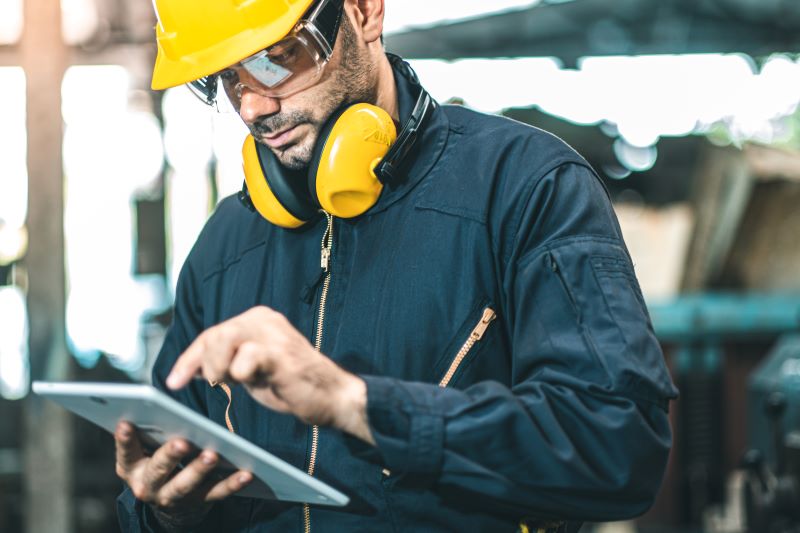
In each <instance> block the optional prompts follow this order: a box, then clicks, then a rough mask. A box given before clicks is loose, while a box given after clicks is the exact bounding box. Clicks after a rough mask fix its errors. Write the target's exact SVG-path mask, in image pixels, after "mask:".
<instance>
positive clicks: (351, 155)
mask: <svg viewBox="0 0 800 533" xmlns="http://www.w3.org/2000/svg"><path fill="white" fill-rule="evenodd" d="M332 118H333V120H331V121H329V124H330V128H329V131H325V130H323V132H322V133H323V134H322V135H321V136H320V139H324V142H318V143H317V146H318V148H321V149H320V150H319V154H318V157H315V159H314V161H313V162H312V164H311V165H310V166H309V169H310V171H311V172H309V189H310V191H311V193H312V195H313V196H314V197H315V199H316V200H317V201H318V202H319V205H320V206H321V207H322V208H323V209H324V210H325V211H327V212H328V213H330V214H332V215H334V216H336V217H340V218H353V217H357V216H358V215H360V214H362V213H364V212H366V211H367V210H368V209H369V208H370V207H372V206H373V205H375V203H376V202H377V201H378V197H379V196H380V194H381V191H382V190H383V183H381V181H380V180H379V179H378V177H377V176H376V175H375V167H376V166H377V165H378V163H380V162H381V161H382V160H383V158H384V157H385V156H386V153H387V152H388V151H389V149H390V148H391V147H392V145H393V144H394V142H395V140H396V139H397V128H395V125H394V121H392V118H391V117H390V116H389V114H388V113H387V112H386V111H384V110H383V109H381V108H379V107H377V106H374V105H371V104H364V103H361V104H354V105H351V106H350V107H348V108H346V109H345V110H344V111H343V112H341V113H340V114H339V116H338V118H334V117H332ZM327 129H328V128H326V130H327Z"/></svg>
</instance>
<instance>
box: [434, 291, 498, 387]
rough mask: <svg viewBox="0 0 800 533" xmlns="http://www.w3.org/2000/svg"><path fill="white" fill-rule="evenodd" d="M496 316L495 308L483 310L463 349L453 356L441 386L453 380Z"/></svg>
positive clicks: (440, 383) (440, 382) (445, 385)
mask: <svg viewBox="0 0 800 533" xmlns="http://www.w3.org/2000/svg"><path fill="white" fill-rule="evenodd" d="M495 318H497V313H495V312H494V309H492V308H491V307H487V308H486V309H484V310H483V316H482V317H481V319H480V321H479V322H478V324H477V325H476V326H475V327H474V328H473V329H472V331H471V332H470V334H469V337H467V340H466V342H465V343H464V344H463V345H462V346H461V349H460V350H458V353H456V355H455V357H453V360H452V361H451V362H450V366H449V367H448V368H447V372H446V373H445V375H444V377H442V379H441V381H439V386H440V387H442V388H444V387H447V385H448V384H449V383H450V381H452V379H453V376H455V374H456V371H458V368H459V367H460V366H461V363H463V362H464V359H465V358H466V357H467V355H468V354H469V352H470V350H472V347H473V346H475V343H476V342H478V341H480V340H481V339H482V338H483V336H484V334H485V333H486V330H487V329H489V324H491V323H492V322H493V321H494V319H495Z"/></svg>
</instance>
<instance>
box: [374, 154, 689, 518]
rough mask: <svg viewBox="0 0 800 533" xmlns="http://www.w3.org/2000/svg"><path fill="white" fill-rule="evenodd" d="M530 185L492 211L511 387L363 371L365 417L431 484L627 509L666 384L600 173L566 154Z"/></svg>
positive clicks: (663, 424)
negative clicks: (510, 203)
mask: <svg viewBox="0 0 800 533" xmlns="http://www.w3.org/2000/svg"><path fill="white" fill-rule="evenodd" d="M530 189H531V190H530V191H527V192H526V194H525V195H524V198H526V200H525V201H524V203H523V204H522V205H521V206H520V207H519V208H516V209H505V210H504V211H505V214H503V215H500V216H501V218H502V217H507V219H506V220H504V221H502V222H499V223H498V224H503V226H504V227H506V228H513V229H510V230H508V231H504V232H503V233H504V234H506V235H507V237H506V242H505V243H501V244H500V245H498V249H499V253H500V255H501V256H503V263H504V267H503V272H504V274H503V280H502V283H503V293H504V294H503V302H502V305H501V312H500V313H498V315H499V316H498V321H500V322H501V323H502V326H503V327H504V328H505V331H506V332H507V335H508V336H509V339H510V341H511V342H510V345H511V350H512V354H511V355H512V359H513V360H512V376H511V383H510V386H505V385H502V384H500V383H497V382H491V381H485V382H478V383H476V384H474V385H471V386H469V387H467V388H465V389H462V390H458V389H455V388H440V387H438V386H437V385H434V384H428V383H416V382H407V381H401V380H397V379H392V378H386V377H376V376H363V377H364V379H365V381H366V383H367V390H368V392H367V416H368V420H369V424H370V429H371V431H372V434H373V437H374V438H375V440H376V444H377V451H378V453H379V454H380V456H381V459H382V460H383V462H384V463H385V465H386V466H387V468H389V469H390V470H391V471H392V472H393V473H395V474H400V475H403V476H408V475H412V476H417V478H418V479H422V480H425V479H427V480H429V481H430V483H432V484H435V490H437V491H438V492H439V493H440V494H441V495H442V496H443V497H447V495H448V494H451V495H454V494H458V495H459V497H460V499H461V501H464V498H465V497H466V498H468V499H469V500H468V501H471V502H474V505H476V506H489V507H490V508H491V509H494V510H495V511H500V510H504V511H506V512H508V513H510V514H513V515H517V516H531V515H532V516H537V517H543V518H557V519H570V520H597V521H600V520H616V519H623V518H629V517H633V516H636V515H639V514H641V513H643V512H644V511H645V510H646V509H647V508H648V507H649V506H650V505H651V504H652V502H653V500H654V498H655V495H656V493H657V491H658V488H659V486H660V483H661V478H662V476H663V471H664V467H665V464H666V460H667V456H668V454H669V450H670V446H671V431H670V427H669V423H668V417H667V408H668V402H669V400H670V399H672V398H675V397H676V395H677V391H676V389H675V388H674V386H673V385H672V382H671V380H670V377H669V374H668V372H667V369H666V366H665V363H664V359H663V355H662V352H661V349H660V347H659V344H658V342H657V340H656V338H655V336H654V334H653V329H652V325H651V323H650V318H649V316H648V313H647V310H646V307H645V304H644V301H643V299H642V296H641V292H640V290H639V286H638V283H637V281H636V278H635V275H634V273H633V268H632V264H631V261H630V258H629V256H628V254H627V251H626V249H625V245H624V243H623V241H622V237H621V234H620V231H619V227H618V224H617V221H616V218H615V215H614V213H613V210H612V208H611V205H610V202H609V200H608V197H607V193H606V192H605V190H604V188H603V187H602V184H601V183H600V182H599V180H598V179H597V178H596V176H594V174H593V173H592V171H591V170H590V169H589V168H588V167H586V166H583V165H580V164H576V163H569V164H563V165H560V166H558V167H556V168H555V169H554V170H552V171H550V172H548V173H546V174H545V175H544V176H542V177H541V179H539V180H535V183H534V184H532V185H531V186H530ZM514 211H516V214H514V213H513V212H514ZM509 213H511V214H509ZM498 234H499V233H498ZM501 240H502V239H501ZM480 356H481V357H492V356H498V357H501V356H502V355H501V354H491V353H488V354H487V353H485V352H483V353H481V355H480Z"/></svg>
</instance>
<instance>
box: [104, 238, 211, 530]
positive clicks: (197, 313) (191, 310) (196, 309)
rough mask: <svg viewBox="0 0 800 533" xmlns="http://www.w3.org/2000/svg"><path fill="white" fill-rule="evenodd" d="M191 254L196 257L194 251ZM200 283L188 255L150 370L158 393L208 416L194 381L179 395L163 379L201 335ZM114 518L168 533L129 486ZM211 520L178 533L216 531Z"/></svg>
mask: <svg viewBox="0 0 800 533" xmlns="http://www.w3.org/2000/svg"><path fill="white" fill-rule="evenodd" d="M193 254H196V249H195V251H193ZM200 283H201V280H199V279H198V276H197V274H196V272H195V270H194V267H193V264H192V256H191V255H190V257H189V259H188V260H187V261H186V263H185V264H184V266H183V268H182V270H181V273H180V276H179V277H178V286H177V290H176V295H175V311H174V316H173V321H172V325H171V326H170V328H169V331H168V332H167V336H166V339H165V340H164V344H163V346H162V347H161V351H160V352H159V354H158V357H157V358H156V361H155V364H154V366H153V372H152V383H153V386H154V387H156V388H157V389H159V390H161V391H163V392H165V393H167V394H169V395H170V396H172V397H173V398H175V399H176V400H177V401H179V402H181V403H183V404H184V405H186V406H188V407H190V408H191V409H194V410H195V411H197V412H199V413H201V414H204V415H205V414H207V407H206V404H205V396H204V394H203V392H202V389H201V387H200V386H199V385H198V383H197V382H194V381H193V382H192V383H190V384H189V385H188V386H186V387H185V388H183V389H181V390H179V391H172V390H169V389H167V387H166V386H165V380H166V376H167V374H168V373H169V370H170V369H171V368H172V365H173V364H174V362H175V360H176V359H177V357H178V356H179V355H180V354H181V353H182V352H183V350H185V349H186V347H188V345H189V344H190V343H191V342H192V341H193V340H194V339H195V337H197V335H199V334H200V332H201V331H202V326H203V321H202V316H203V315H202V308H201V305H200V304H199V303H198V302H197V301H196V297H197V295H199V284H200ZM117 517H118V520H119V525H120V530H121V531H122V532H123V533H167V532H169V531H170V529H168V528H165V527H163V526H162V525H161V524H160V523H159V521H158V520H157V519H156V517H155V514H154V513H153V510H152V508H150V506H148V505H146V504H144V503H142V502H141V501H139V500H137V499H136V498H135V497H134V496H133V493H132V492H131V490H130V488H129V487H128V486H125V489H124V491H123V492H122V494H120V496H119V497H118V498H117ZM214 520H215V517H214V510H213V509H212V511H211V512H210V513H209V515H207V516H206V520H204V522H203V525H202V526H201V527H200V528H192V529H181V531H187V532H189V531H196V532H198V533H199V532H203V531H217V530H218V529H216V527H215V526H214V525H213V522H214Z"/></svg>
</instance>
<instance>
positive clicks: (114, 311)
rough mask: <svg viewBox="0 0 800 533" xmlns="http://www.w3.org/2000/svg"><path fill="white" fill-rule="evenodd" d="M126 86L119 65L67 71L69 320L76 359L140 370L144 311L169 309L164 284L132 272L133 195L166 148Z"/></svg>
mask: <svg viewBox="0 0 800 533" xmlns="http://www.w3.org/2000/svg"><path fill="white" fill-rule="evenodd" d="M128 91H129V75H128V73H127V72H126V71H125V69H123V68H122V67H119V66H93V67H86V66H83V67H72V68H70V69H69V70H68V71H67V73H66V75H65V77H64V82H63V86H62V95H63V114H64V119H65V122H66V129H65V132H64V170H65V175H66V187H65V196H66V205H65V213H64V230H65V235H66V263H67V272H68V286H69V294H68V298H67V319H66V320H67V333H68V340H69V343H70V347H71V348H72V350H73V352H74V353H75V354H76V357H77V358H78V361H79V363H81V364H83V365H86V366H90V365H92V364H93V363H94V362H95V361H96V359H97V357H98V356H99V353H100V352H104V353H106V354H108V355H109V356H110V358H111V362H112V363H114V364H115V365H117V366H118V367H120V368H123V369H124V370H128V371H130V372H132V373H135V372H137V371H138V370H139V369H140V368H141V367H142V365H143V364H144V361H145V357H146V354H145V351H144V345H143V343H142V342H141V335H140V328H141V322H142V317H143V315H144V314H145V313H148V312H152V311H160V310H162V309H163V308H164V306H165V303H164V302H163V301H162V300H163V296H164V290H165V289H164V288H163V286H162V287H161V292H159V289H158V286H157V284H155V285H154V281H153V280H151V279H142V278H135V277H134V276H133V275H132V265H133V263H134V258H133V242H132V241H133V239H132V235H133V232H134V218H133V217H134V213H133V209H132V200H133V197H134V195H135V193H136V192H137V191H138V190H140V189H141V188H143V187H148V186H149V185H151V184H152V182H153V180H154V179H155V178H156V177H157V176H158V174H159V172H160V167H161V162H162V161H163V150H162V144H161V132H160V128H159V127H158V123H157V121H156V119H155V117H153V116H152V115H150V114H147V113H142V112H131V111H129V110H128V109H127V98H128ZM98 99H100V101H98ZM162 285H163V281H162Z"/></svg>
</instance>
